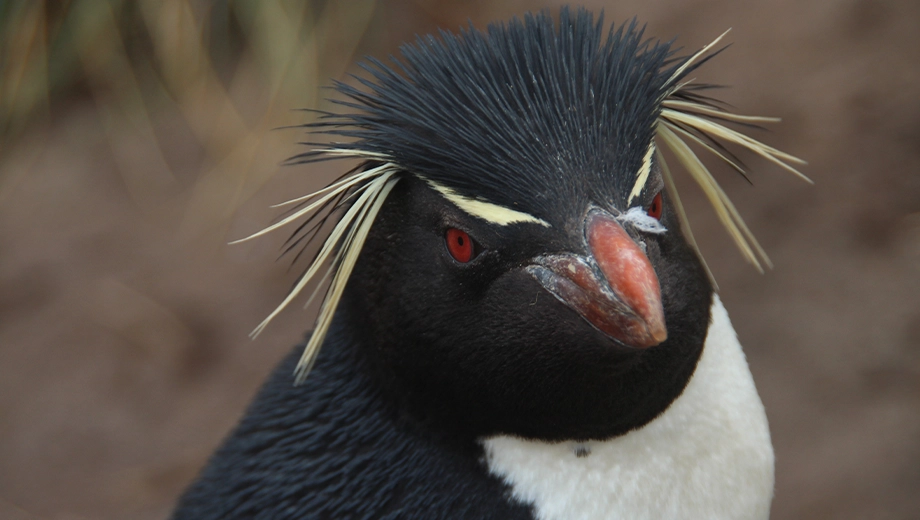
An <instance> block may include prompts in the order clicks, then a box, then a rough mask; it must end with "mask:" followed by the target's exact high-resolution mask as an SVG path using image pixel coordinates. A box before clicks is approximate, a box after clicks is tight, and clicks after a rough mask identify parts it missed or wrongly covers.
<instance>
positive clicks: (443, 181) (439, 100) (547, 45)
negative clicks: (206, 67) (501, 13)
mask: <svg viewBox="0 0 920 520" xmlns="http://www.w3.org/2000/svg"><path fill="white" fill-rule="evenodd" d="M604 35H605V30H604V25H603V19H602V17H600V18H599V19H597V20H596V21H595V20H594V18H593V16H592V15H591V14H590V13H587V12H585V11H583V10H579V11H577V12H576V13H574V14H572V13H570V11H569V10H567V9H563V10H562V11H561V14H560V20H559V23H558V25H556V24H554V22H553V20H552V19H551V18H550V16H549V15H548V14H547V13H540V14H537V15H527V16H525V17H524V19H523V20H519V19H515V20H512V21H511V22H510V23H508V24H507V25H506V24H500V25H491V26H489V28H488V29H487V31H486V32H485V33H483V32H480V31H477V30H476V29H473V28H469V29H467V30H464V31H462V32H461V33H460V34H451V33H448V32H444V31H442V32H441V33H440V38H436V37H434V36H427V37H423V38H419V39H418V41H417V42H416V43H415V45H406V46H404V47H403V48H402V49H401V53H402V57H403V59H402V61H395V60H394V61H395V63H396V67H397V68H395V69H394V68H390V67H388V66H386V65H385V64H383V63H381V62H379V61H376V60H372V61H371V62H370V64H368V65H366V68H367V70H368V71H369V72H370V74H371V76H372V79H362V80H361V83H362V84H363V85H364V87H366V88H367V90H366V91H365V90H359V89H358V88H355V87H352V86H349V85H345V84H339V89H340V90H341V91H342V92H343V93H344V94H346V95H347V96H348V97H349V98H350V101H346V102H343V103H342V104H343V105H346V106H347V107H349V108H351V109H359V110H361V112H360V113H350V114H336V115H330V116H329V117H327V118H326V119H324V120H323V121H322V122H320V123H318V124H316V125H315V126H316V127H319V128H320V129H322V130H324V131H326V132H327V133H331V134H336V135H341V136H347V137H350V138H354V139H355V141H353V142H350V143H347V144H344V145H341V146H340V147H341V148H343V149H347V150H353V151H355V152H357V153H358V154H360V153H371V154H375V155H381V156H386V157H388V158H389V159H390V160H391V161H392V162H393V163H395V164H397V165H398V166H399V167H400V169H402V170H404V171H407V172H410V173H411V174H413V175H417V176H420V177H422V178H424V179H426V180H429V181H432V182H434V183H436V184H438V185H441V186H445V187H448V188H450V189H451V190H453V191H455V192H456V193H458V194H460V195H462V196H464V197H467V198H471V199H483V200H487V201H489V202H492V203H495V204H499V205H501V206H505V207H509V208H515V209H519V210H521V211H525V212H527V213H530V214H532V215H534V216H536V217H537V218H540V219H542V220H545V221H548V222H549V221H553V220H555V218H557V217H558V216H560V215H566V214H568V213H569V211H567V210H569V209H570V208H564V207H560V205H565V204H566V203H569V202H574V201H581V200H584V199H585V197H586V196H587V197H589V198H592V199H597V201H598V202H599V203H609V204H610V205H612V206H614V207H621V206H623V205H625V203H626V198H627V197H628V195H629V193H630V190H631V188H632V187H633V185H634V183H635V180H636V176H637V175H638V174H639V172H640V170H641V167H642V161H643V158H644V157H645V155H646V152H647V150H648V148H649V145H650V144H651V142H652V139H653V137H654V134H655V127H656V121H657V119H658V117H659V114H660V110H661V101H662V99H663V98H664V95H665V93H666V90H667V88H668V86H669V85H672V84H673V83H674V81H675V80H676V79H679V78H672V76H673V74H674V72H675V71H676V70H677V68H678V67H679V65H680V64H681V63H682V61H681V60H674V59H672V53H671V51H670V49H669V45H668V44H664V43H657V42H656V43H652V42H651V41H650V40H643V31H642V29H640V28H638V27H637V24H636V22H635V21H633V22H632V23H630V24H628V25H622V26H620V27H619V28H614V27H610V29H609V31H606V38H604ZM686 73H687V70H684V71H683V73H682V75H683V74H686ZM585 192H588V193H585ZM577 211H581V209H580V208H579V209H578V210H577Z"/></svg>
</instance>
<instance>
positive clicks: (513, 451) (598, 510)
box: [483, 296, 773, 520]
mask: <svg viewBox="0 0 920 520" xmlns="http://www.w3.org/2000/svg"><path fill="white" fill-rule="evenodd" d="M711 311H712V324H711V325H710V327H709V332H708V335H707V337H706V344H705V346H704V350H703V354H702V357H701V358H700V361H699V364H698V365H697V368H696V372H695V373H694V375H693V377H692V378H691V380H690V382H689V383H688V384H687V387H686V388H685V389H684V392H683V393H682V394H681V396H680V397H678V398H677V399H676V400H675V401H674V403H672V404H671V406H670V407H668V409H667V410H665V412H664V413H662V414H661V415H660V416H659V417H658V418H656V419H655V420H654V421H652V422H651V423H649V424H647V425H646V426H644V427H643V428H641V429H639V430H635V431H633V432H630V433H628V434H626V435H623V436H621V437H617V438H615V439H612V440H609V441H603V442H590V443H585V444H581V445H576V444H575V443H573V442H569V443H566V442H562V443H545V442H537V441H526V440H522V439H519V438H515V437H508V436H498V437H492V438H488V439H484V440H483V446H484V447H485V450H486V458H487V462H488V465H489V469H490V471H491V472H492V473H494V474H495V475H498V476H500V477H501V478H503V479H504V480H505V482H507V483H508V484H509V485H510V486H511V488H512V490H513V494H514V497H515V498H516V499H518V500H520V501H522V502H526V503H530V504H533V505H534V508H535V510H536V512H537V516H538V518H540V519H543V520H554V519H570V518H578V519H585V520H590V519H600V518H608V519H615V518H623V519H629V520H639V519H645V518H648V519H694V520H696V519H703V518H705V519H735V518H737V519H744V520H750V519H766V518H768V517H769V515H770V502H771V501H772V499H773V447H772V445H771V444H770V432H769V429H768V427H767V418H766V415H765V413H764V409H763V404H762V403H761V401H760V397H759V396H758V395H757V390H756V388H755V387H754V380H753V378H752V377H751V373H750V370H748V365H747V361H746V360H745V358H744V353H743V352H742V350H741V345H740V344H739V343H738V340H737V337H736V335H735V331H734V329H733V328H732V326H731V322H730V321H729V319H728V314H727V313H726V312H725V308H724V307H723V306H722V303H721V301H720V300H719V298H718V296H716V297H715V300H714V302H713V306H712V309H711ZM584 449H587V450H589V451H590V453H589V454H588V455H587V456H583V457H577V456H576V455H575V452H576V451H577V450H584Z"/></svg>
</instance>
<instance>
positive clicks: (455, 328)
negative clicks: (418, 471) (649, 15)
mask: <svg viewBox="0 0 920 520" xmlns="http://www.w3.org/2000/svg"><path fill="white" fill-rule="evenodd" d="M604 27H605V26H604V23H603V20H602V19H597V20H595V19H594V18H593V16H592V15H590V14H589V13H587V12H585V11H583V10H578V11H576V12H574V13H573V12H571V11H570V10H568V9H566V8H563V9H562V10H561V11H560V15H559V20H558V23H556V22H554V21H553V20H552V18H551V17H550V16H549V15H548V14H546V13H542V14H538V15H533V16H531V15H528V16H525V17H524V19H523V20H518V19H515V20H512V21H511V22H510V23H508V24H496V25H491V26H489V27H488V28H487V30H486V31H484V32H481V31H478V30H476V29H474V28H469V29H468V30H464V31H461V32H460V33H459V34H452V33H448V32H441V33H440V34H439V36H438V37H433V36H429V37H423V38H419V39H418V41H416V42H415V44H412V45H407V46H404V47H403V48H402V49H401V58H400V59H395V58H394V60H393V65H392V66H389V65H386V64H384V63H382V62H380V61H377V60H373V59H370V60H369V61H368V62H366V63H365V65H364V68H365V69H366V71H367V73H368V75H367V76H366V77H362V78H359V83H360V84H359V85H358V86H352V85H347V84H337V89H338V90H339V92H340V93H341V94H343V95H344V97H345V100H340V101H339V102H338V103H339V105H341V106H342V107H343V111H342V112H338V113H324V114H323V116H322V117H321V118H320V119H319V120H318V121H317V122H315V123H311V124H309V125H307V126H308V127H309V128H310V129H311V130H313V131H314V132H319V133H324V134H326V135H331V136H333V137H334V138H344V140H343V141H341V142H336V143H333V144H332V145H329V144H323V145H317V147H316V148H314V149H313V150H311V151H309V152H306V153H304V154H301V155H299V156H297V157H295V158H294V159H293V160H292V162H295V163H299V162H300V163H303V162H314V161H318V160H326V159H331V158H339V157H347V158H357V159H360V160H362V161H363V162H362V163H361V165H360V166H359V167H357V168H356V169H354V170H352V171H350V172H348V173H347V174H346V175H344V176H343V177H341V178H340V179H339V180H337V181H335V182H333V183H332V184H330V185H329V186H327V187H326V188H323V189H322V190H320V191H318V192H316V193H314V194H311V195H309V196H307V197H300V198H297V199H294V200H292V201H290V202H291V203H299V204H301V207H300V208H299V209H297V210H295V211H294V212H293V213H292V214H291V215H290V216H289V217H287V218H285V219H283V220H282V221H280V222H279V223H278V224H275V225H273V226H270V227H269V228H267V229H266V230H265V231H263V232H267V231H269V230H272V229H274V228H277V227H280V226H282V225H285V224H287V223H289V222H293V221H295V220H297V219H298V218H300V217H304V216H306V217H307V218H308V223H309V222H311V221H316V222H317V223H318V225H319V228H320V229H321V228H322V224H323V223H324V222H326V221H327V220H329V217H330V216H332V215H337V217H336V218H335V219H332V220H333V221H334V222H335V225H334V227H333V229H332V231H331V232H330V233H329V237H328V238H327V239H326V242H325V243H324V245H323V247H322V248H321V249H320V251H319V253H318V254H317V257H316V260H315V261H314V263H313V264H312V265H311V266H310V267H309V268H308V270H307V271H306V273H305V274H304V276H303V277H302V278H301V280H300V281H299V282H298V283H297V284H296V286H295V288H294V290H293V291H292V293H291V295H289V296H288V298H287V299H286V300H285V301H284V303H282V305H281V306H279V308H278V309H277V310H276V311H275V312H274V313H272V315H270V316H269V317H268V318H267V319H266V321H265V322H263V324H262V325H260V328H258V329H257V330H256V333H257V332H258V331H259V330H261V328H262V327H264V325H265V324H266V323H267V322H268V321H269V320H270V319H271V318H272V317H273V316H274V315H275V314H277V312H279V311H280V310H281V309H282V308H283V307H284V306H285V305H286V304H287V303H288V302H290V301H291V299H292V298H293V297H294V296H296V294H297V293H298V292H299V291H300V290H301V289H303V288H304V287H305V286H306V285H307V283H309V282H310V281H311V280H314V279H317V278H320V279H322V278H323V277H321V276H320V274H321V273H323V272H325V273H327V275H328V277H329V278H330V279H331V282H330V284H329V285H328V290H327V293H326V297H325V299H324V303H323V307H322V310H321V313H320V317H319V319H318V321H317V326H316V329H315V330H314V332H313V335H312V337H311V339H310V341H309V342H308V345H307V347H306V349H305V352H304V356H303V358H302V363H301V365H300V367H299V369H298V374H297V375H298V378H299V379H302V378H303V377H305V376H306V373H307V372H308V371H309V368H310V366H311V364H312V361H313V360H314V359H315V356H316V352H317V351H318V349H319V347H320V345H321V344H322V342H323V340H324V338H325V334H326V331H327V330H328V327H329V325H330V323H331V321H332V319H333V316H334V315H335V314H336V309H337V308H338V307H339V301H340V299H341V300H342V302H343V305H342V309H341V311H342V312H341V314H340V315H341V316H345V317H346V318H347V319H348V320H349V324H348V325H349V326H350V327H352V328H354V329H355V330H357V331H358V332H359V334H360V335H361V337H362V338H363V340H362V343H363V344H364V345H365V346H366V347H367V350H368V351H369V352H370V353H371V354H372V355H373V358H374V359H376V360H377V363H378V365H379V367H380V369H381V373H382V374H384V377H385V378H386V380H387V381H389V383H388V385H389V387H390V388H391V389H393V390H394V392H395V394H394V395H397V396H399V398H401V399H405V401H406V402H407V403H409V405H410V406H411V407H412V409H413V410H415V411H416V413H417V414H420V415H421V416H424V417H427V418H430V420H437V421H448V422H450V423H451V426H452V427H453V428H457V429H461V430H464V431H468V432H469V433H471V434H475V435H477V436H484V435H493V434H500V433H505V434H514V435H519V436H523V437H529V438H539V439H546V440H561V439H603V438H609V437H612V436H616V435H619V434H622V433H625V432H626V431H629V430H630V429H634V428H638V427H641V426H642V425H644V424H646V423H647V422H649V421H650V420H652V419H653V418H654V417H655V416H657V415H658V414H660V413H661V412H662V411H663V410H664V409H665V408H667V406H668V405H669V404H670V403H671V402H672V401H673V400H674V399H675V398H676V397H677V396H678V395H679V394H680V392H681V391H682V390H683V388H684V386H685V385H686V383H687V382H688V380H689V378H690V376H691V375H692V373H693V370H694V367H695V364H696V362H697V360H698V358H699V355H700V352H701V350H702V346H703V342H704V340H705V336H706V331H707V328H708V325H709V307H710V303H711V300H712V285H711V284H710V282H709V278H708V277H707V270H706V269H705V265H704V264H701V261H700V258H699V257H698V255H697V251H696V249H695V245H694V244H695V243H694V242H693V240H692V236H691V235H689V228H688V227H687V226H686V223H685V221H684V220H683V218H682V212H683V210H682V208H681V206H680V203H679V199H678V198H677V194H676V191H674V189H673V188H674V184H673V181H672V180H671V177H670V173H669V170H668V168H667V164H666V162H665V160H664V156H663V155H662V154H661V152H660V149H659V146H658V145H659V144H665V145H667V146H668V147H669V148H671V149H672V151H673V152H674V155H675V156H676V157H677V158H678V160H679V162H680V163H681V164H683V165H684V166H685V167H686V168H687V170H688V171H689V172H690V173H691V175H692V176H693V177H694V179H695V180H696V181H697V182H698V183H699V184H700V186H701V187H702V188H703V189H704V191H705V192H706V193H707V195H709V198H710V200H711V201H712V202H713V204H714V206H715V207H716V210H717V213H718V214H719V215H720V216H721V217H724V218H723V223H724V224H725V225H726V227H728V229H729V231H730V232H731V235H732V236H733V237H734V238H735V239H736V241H737V242H738V244H739V246H740V247H741V249H742V251H743V252H745V255H746V257H747V258H748V259H749V260H751V261H752V262H753V263H755V265H759V263H758V257H757V255H756V253H758V252H762V251H761V250H760V249H759V246H757V245H756V242H755V241H754V240H753V237H752V236H751V235H750V233H749V232H747V228H746V227H744V225H743V222H742V221H741V220H740V217H739V216H737V212H736V211H735V210H734V207H733V206H731V204H730V203H729V202H728V201H727V198H725V197H724V193H722V191H721V190H720V189H719V188H718V185H717V184H716V183H715V181H714V179H713V178H712V176H711V175H710V174H709V172H708V170H707V169H706V168H705V166H703V165H702V163H701V162H700V160H699V159H698V158H697V157H696V155H695V154H694V153H693V152H692V150H691V149H690V148H689V147H688V146H687V144H686V142H685V141H687V140H689V141H692V142H695V143H697V144H700V145H702V146H703V147H704V148H705V149H706V150H708V151H710V152H713V153H714V154H716V155H717V156H718V157H720V158H721V159H723V160H725V161H726V162H728V163H729V164H731V165H733V166H734V167H736V168H738V169H739V170H742V165H741V164H740V163H739V162H738V161H737V160H736V159H735V157H734V156H733V155H732V154H730V153H729V152H728V151H727V150H726V149H725V147H724V146H723V145H722V144H721V142H720V140H721V141H728V142H730V143H734V144H736V145H739V146H741V147H742V148H747V149H749V150H752V151H754V152H756V153H758V154H760V155H764V156H767V157H768V158H771V160H773V161H774V162H777V163H779V164H781V165H782V166H784V167H786V168H787V169H790V170H792V168H791V167H790V166H789V165H788V164H787V163H788V162H795V161H797V159H795V158H794V157H791V156H788V155H786V154H783V153H782V152H779V151H778V150H775V149H773V148H770V147H768V146H766V145H763V144H762V143H759V142H758V141H756V140H753V139H751V138H749V137H747V136H744V135H743V134H741V133H739V132H737V131H735V130H732V129H730V128H729V127H727V126H725V125H724V124H723V123H725V122H731V121H735V122H741V123H750V122H762V121H766V119H764V118H752V117H748V116H737V115H735V114H732V113H730V112H727V111H725V110H723V109H721V108H720V107H719V106H718V105H717V103H716V102H714V101H713V100H711V99H710V98H707V97H705V96H704V95H703V92H704V91H705V89H707V88H709V86H707V85H697V84H693V83H692V82H690V81H689V80H688V79H687V77H688V74H689V73H691V72H692V71H693V70H695V68H696V67H697V66H699V65H700V64H701V63H703V62H705V61H706V59H708V57H707V53H708V52H709V50H710V49H712V48H713V46H715V45H716V44H717V42H718V41H719V40H718V39H717V40H716V41H714V42H713V43H712V44H710V45H708V46H706V47H704V48H703V49H702V50H700V51H698V52H697V53H695V54H693V55H690V56H683V57H679V56H677V55H676V54H675V52H674V51H673V50H672V49H671V48H670V46H669V45H668V44H666V43H660V42H653V41H652V40H648V39H645V38H644V36H643V31H642V29H640V28H639V27H638V26H637V24H636V23H635V22H632V23H628V24H625V25H621V26H619V27H615V26H611V27H610V29H609V30H605V29H604ZM720 38H721V37H720ZM793 171H794V170H793ZM316 229H317V225H313V226H307V224H303V225H301V226H300V228H298V232H297V233H295V235H294V237H292V240H293V241H294V243H295V244H296V243H298V242H300V241H301V239H303V238H304V237H305V236H309V234H310V233H313V232H316ZM304 230H305V232H306V234H304ZM259 234H261V233H259ZM257 235H258V234H257ZM257 235H255V236H257ZM763 260H766V257H765V256H763ZM326 263H329V264H330V265H331V268H328V269H322V266H323V265H325V264H326ZM343 295H344V297H343ZM343 298H344V299H343ZM346 318H342V319H346Z"/></svg>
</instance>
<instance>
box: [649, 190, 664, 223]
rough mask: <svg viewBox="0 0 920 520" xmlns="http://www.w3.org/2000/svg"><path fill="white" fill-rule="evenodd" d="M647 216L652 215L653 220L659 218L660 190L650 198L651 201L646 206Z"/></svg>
mask: <svg viewBox="0 0 920 520" xmlns="http://www.w3.org/2000/svg"><path fill="white" fill-rule="evenodd" d="M648 216H650V217H652V218H653V219H655V220H660V219H661V192H660V191H659V192H658V195H655V198H654V199H652V203H651V204H649V206H648Z"/></svg>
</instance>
